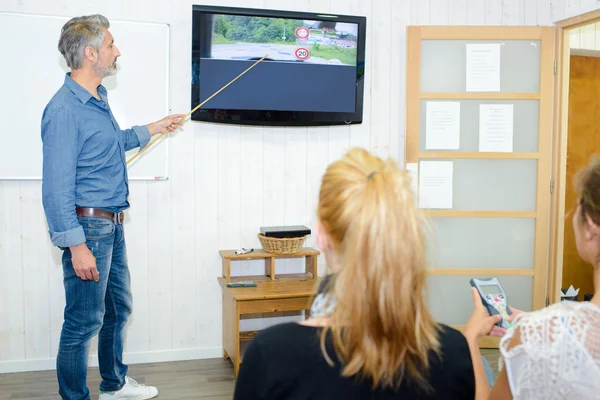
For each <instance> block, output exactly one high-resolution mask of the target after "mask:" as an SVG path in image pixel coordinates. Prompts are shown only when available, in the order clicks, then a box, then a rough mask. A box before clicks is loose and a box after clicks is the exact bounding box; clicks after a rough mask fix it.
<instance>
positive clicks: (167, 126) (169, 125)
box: [146, 114, 185, 136]
mask: <svg viewBox="0 0 600 400" xmlns="http://www.w3.org/2000/svg"><path fill="white" fill-rule="evenodd" d="M184 116H185V114H173V115H169V116H167V117H165V118H163V119H161V120H160V121H156V122H153V123H151V124H148V125H146V127H147V128H148V130H149V131H150V136H154V135H157V134H159V133H163V132H167V131H169V132H173V131H175V130H176V129H177V128H178V127H179V126H180V125H179V124H180V122H183V121H181V119H182V118H183V117H184Z"/></svg>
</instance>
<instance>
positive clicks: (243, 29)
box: [192, 5, 366, 126]
mask: <svg viewBox="0 0 600 400" xmlns="http://www.w3.org/2000/svg"><path fill="white" fill-rule="evenodd" d="M365 25H366V19H365V18H364V17H357V16H341V15H323V14H309V13H298V12H289V11H274V10H258V9H243V8H230V7H214V6H198V5H195V6H193V25H192V31H193V32H192V34H193V43H192V108H194V107H196V106H197V105H198V104H200V103H201V102H202V101H204V100H205V99H207V98H208V97H210V96H211V95H212V94H213V93H215V92H216V91H218V90H219V89H220V88H221V87H223V86H224V85H226V84H227V83H228V82H229V81H231V80H232V79H233V78H235V77H236V76H238V75H239V74H240V73H242V72H243V71H244V70H246V69H247V68H248V67H250V66H252V65H253V64H254V63H255V62H256V61H257V60H259V59H261V58H263V57H265V56H266V58H265V59H264V60H263V61H261V62H260V63H259V64H258V65H256V66H255V67H254V68H252V69H251V70H250V71H248V72H247V73H246V74H244V75H243V76H241V77H240V78H239V79H238V80H236V81H235V82H234V83H232V84H231V85H230V86H228V87H227V88H225V89H224V90H223V91H222V92H220V93H219V94H218V95H216V96H215V97H214V98H212V99H210V100H209V101H208V102H207V103H206V104H205V105H204V106H202V107H201V108H200V109H199V110H197V111H196V112H194V113H193V114H192V119H194V120H199V121H211V122H224V123H235V124H262V125H292V126H293V125H333V124H350V123H360V122H362V106H363V104H362V102H363V90H364V88H363V86H364V79H363V77H364V54H365V29H366V27H365Z"/></svg>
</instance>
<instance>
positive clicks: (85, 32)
mask: <svg viewBox="0 0 600 400" xmlns="http://www.w3.org/2000/svg"><path fill="white" fill-rule="evenodd" d="M102 28H106V29H108V28H110V23H109V22H108V19H106V17H104V16H102V15H100V14H95V15H86V16H83V17H75V18H72V19H71V20H69V21H68V22H67V23H66V24H65V25H64V26H63V27H62V30H61V32H60V39H59V41H58V50H59V51H60V53H61V54H62V55H63V57H64V58H65V61H66V62H67V65H68V66H69V68H73V69H78V68H81V66H82V64H83V56H84V50H85V48H86V47H87V46H91V47H93V48H94V49H96V50H99V49H100V47H101V46H102V42H103V41H104V36H105V35H104V29H102Z"/></svg>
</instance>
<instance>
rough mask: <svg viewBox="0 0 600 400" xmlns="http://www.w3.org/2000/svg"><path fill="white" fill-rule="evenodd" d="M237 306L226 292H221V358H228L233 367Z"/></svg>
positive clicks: (235, 354) (237, 324)
mask: <svg viewBox="0 0 600 400" xmlns="http://www.w3.org/2000/svg"><path fill="white" fill-rule="evenodd" d="M236 309H237V304H236V301H235V300H233V298H232V297H231V295H230V294H229V293H228V292H227V291H223V358H227V357H229V358H230V359H231V361H232V362H233V363H234V365H235V360H236V358H237V354H238V353H237V352H236V350H237V348H236V337H237V333H236V332H237V330H238V327H239V321H237V320H236V317H237V313H236Z"/></svg>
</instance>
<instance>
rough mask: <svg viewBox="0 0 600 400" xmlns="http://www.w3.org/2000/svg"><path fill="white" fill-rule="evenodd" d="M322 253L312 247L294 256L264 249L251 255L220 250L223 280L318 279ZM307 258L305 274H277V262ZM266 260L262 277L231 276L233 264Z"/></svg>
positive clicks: (301, 250)
mask: <svg viewBox="0 0 600 400" xmlns="http://www.w3.org/2000/svg"><path fill="white" fill-rule="evenodd" d="M319 254H321V252H320V251H319V250H317V249H313V248H312V247H303V248H302V249H300V251H298V252H296V253H292V254H273V253H268V252H266V251H264V250H263V249H258V250H254V251H253V252H251V253H246V254H235V250H220V251H219V255H220V256H221V262H222V266H223V275H222V276H223V278H225V280H226V281H227V282H232V281H233V282H239V281H242V280H255V281H262V280H265V279H271V280H298V279H301V280H303V279H316V278H317V270H318V269H317V263H318V257H319ZM301 257H304V258H305V272H304V273H303V274H276V273H275V260H276V259H286V258H301ZM261 259H262V260H265V274H264V275H261V276H256V275H255V276H244V277H241V276H236V277H232V276H231V262H232V261H244V260H261Z"/></svg>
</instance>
